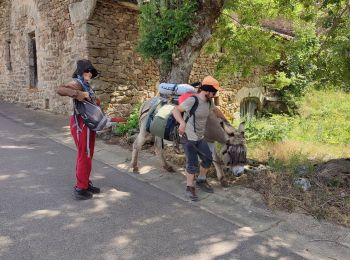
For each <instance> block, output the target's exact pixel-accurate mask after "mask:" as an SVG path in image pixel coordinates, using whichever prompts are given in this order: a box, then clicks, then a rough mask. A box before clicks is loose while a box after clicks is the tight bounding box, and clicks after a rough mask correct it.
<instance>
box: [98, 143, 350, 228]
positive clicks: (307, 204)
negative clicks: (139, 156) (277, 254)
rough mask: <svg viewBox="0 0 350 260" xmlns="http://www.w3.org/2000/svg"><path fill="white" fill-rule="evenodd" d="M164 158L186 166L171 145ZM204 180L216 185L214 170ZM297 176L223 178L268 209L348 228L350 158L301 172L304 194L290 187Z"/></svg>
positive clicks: (148, 146) (271, 174)
mask: <svg viewBox="0 0 350 260" xmlns="http://www.w3.org/2000/svg"><path fill="white" fill-rule="evenodd" d="M105 142H106V143H107V144H114V145H120V146H122V147H123V148H125V149H128V150H131V149H132V144H131V143H130V141H128V138H126V137H110V138H109V139H108V140H105ZM143 150H147V151H148V152H150V153H152V154H154V149H153V144H152V143H148V144H145V145H144V146H143ZM164 156H165V158H166V160H167V161H168V162H170V163H172V164H174V165H176V166H178V167H184V166H185V164H186V158H185V156H184V154H183V153H182V152H181V151H180V152H179V151H177V150H176V149H174V147H172V146H165V149H164ZM208 177H210V178H211V180H210V181H211V182H212V183H213V182H214V183H216V182H217V180H216V172H215V168H214V167H211V168H210V169H209V172H208ZM297 177H300V176H299V175H297V174H296V173H295V172H288V171H285V172H277V171H274V170H262V171H258V172H255V173H254V172H248V173H246V174H244V175H242V176H241V177H238V178H236V177H234V176H227V182H228V184H229V185H230V186H233V185H241V186H244V187H246V188H251V189H254V190H255V191H257V192H259V193H260V194H262V196H263V198H264V199H265V201H266V204H267V206H268V207H269V208H271V209H278V210H283V211H288V212H299V213H304V214H308V215H311V216H313V217H314V218H316V219H326V220H328V221H331V222H335V223H338V224H341V225H344V226H347V227H350V181H349V180H350V159H338V160H330V161H328V162H325V163H322V164H319V165H317V166H315V169H314V171H311V172H308V173H305V174H304V175H303V176H302V177H304V178H307V179H308V180H309V181H310V183H311V189H310V190H308V191H306V192H305V191H303V190H302V189H300V188H298V187H295V186H294V185H293V182H294V180H295V178H297Z"/></svg>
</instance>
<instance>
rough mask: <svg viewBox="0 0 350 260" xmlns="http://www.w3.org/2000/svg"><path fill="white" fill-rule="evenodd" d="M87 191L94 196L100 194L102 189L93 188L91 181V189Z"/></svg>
mask: <svg viewBox="0 0 350 260" xmlns="http://www.w3.org/2000/svg"><path fill="white" fill-rule="evenodd" d="M87 190H88V191H90V192H91V193H93V194H98V193H100V192H101V189H100V188H97V187H95V186H93V185H92V182H91V181H89V187H88V188H87Z"/></svg>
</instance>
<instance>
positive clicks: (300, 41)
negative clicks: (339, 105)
mask: <svg viewBox="0 0 350 260" xmlns="http://www.w3.org/2000/svg"><path fill="white" fill-rule="evenodd" d="M266 21H275V22H277V24H280V26H282V27H283V25H286V24H287V25H288V26H287V27H290V29H292V31H291V33H292V35H293V37H292V38H289V39H288V40H287V39H286V37H284V36H283V35H282V37H281V34H280V32H278V33H277V32H276V31H274V28H271V27H266V26H263V24H264V22H266ZM272 27H273V26H272ZM277 27H278V26H277ZM349 28H350V16H349V6H348V1H346V0H330V1H328V0H326V1H316V2H315V1H311V0H242V1H233V0H227V1H226V5H225V10H224V11H223V13H222V16H221V17H220V19H219V21H218V23H217V27H216V31H215V34H214V35H213V38H212V39H211V41H210V42H209V43H208V45H207V51H208V52H211V53H218V52H219V51H220V50H223V53H221V54H220V60H219V63H218V66H217V72H216V73H217V76H218V77H219V78H220V79H221V80H228V79H229V78H230V77H231V75H236V74H237V73H242V75H243V76H249V75H250V74H251V73H253V72H254V71H255V70H256V69H259V68H265V69H264V70H263V71H262V74H263V76H264V77H263V79H264V80H263V81H262V84H263V85H264V86H266V87H268V88H269V89H275V90H277V91H278V93H280V95H281V97H282V99H283V100H284V101H285V102H286V103H287V104H288V105H289V106H290V107H291V108H292V109H296V106H295V104H296V103H297V102H298V99H299V98H300V97H302V96H303V95H304V94H305V93H307V91H308V87H309V86H310V85H312V86H315V87H317V88H319V89H325V88H338V89H343V90H348V91H349V90H350V30H349ZM266 68H269V69H266Z"/></svg>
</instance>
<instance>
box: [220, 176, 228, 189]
mask: <svg viewBox="0 0 350 260" xmlns="http://www.w3.org/2000/svg"><path fill="white" fill-rule="evenodd" d="M220 184H221V186H222V187H224V188H227V187H228V186H229V185H228V182H227V180H226V179H225V178H224V177H222V178H221V179H220Z"/></svg>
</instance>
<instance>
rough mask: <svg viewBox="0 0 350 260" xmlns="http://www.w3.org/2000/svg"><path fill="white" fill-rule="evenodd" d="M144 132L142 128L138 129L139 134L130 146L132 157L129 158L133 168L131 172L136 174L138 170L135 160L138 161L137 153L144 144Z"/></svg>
mask: <svg viewBox="0 0 350 260" xmlns="http://www.w3.org/2000/svg"><path fill="white" fill-rule="evenodd" d="M146 135H147V133H146V131H145V129H144V128H143V127H141V128H140V132H139V134H138V135H137V137H136V139H135V141H134V143H133V146H132V156H131V166H132V168H133V172H138V171H139V168H138V167H137V160H138V155H139V152H140V150H141V148H142V145H143V144H144V143H145V141H146Z"/></svg>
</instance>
